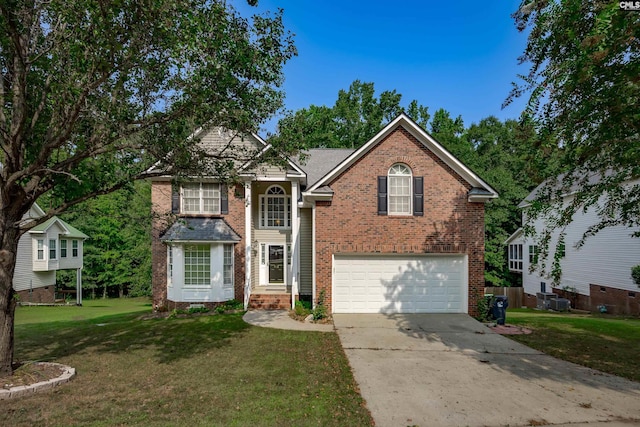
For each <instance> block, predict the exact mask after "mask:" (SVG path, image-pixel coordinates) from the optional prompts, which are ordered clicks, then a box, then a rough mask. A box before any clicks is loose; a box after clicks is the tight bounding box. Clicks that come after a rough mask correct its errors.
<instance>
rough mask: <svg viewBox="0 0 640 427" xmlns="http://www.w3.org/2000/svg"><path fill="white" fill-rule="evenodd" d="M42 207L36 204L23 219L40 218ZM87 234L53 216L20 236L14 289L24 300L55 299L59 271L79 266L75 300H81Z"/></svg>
mask: <svg viewBox="0 0 640 427" xmlns="http://www.w3.org/2000/svg"><path fill="white" fill-rule="evenodd" d="M43 215H44V212H43V211H42V209H41V208H40V207H39V206H38V205H37V204H34V205H33V207H32V208H31V210H30V211H29V213H28V214H27V215H25V217H24V218H23V221H24V222H27V221H31V220H32V219H35V218H40V217H42V216H43ZM87 238H88V236H87V235H86V234H84V233H83V232H81V231H80V230H78V229H76V228H74V227H73V226H71V225H70V224H68V223H66V222H65V221H63V220H61V219H60V218H58V217H56V216H54V217H52V218H49V219H48V220H47V221H45V222H43V223H42V224H39V225H37V226H35V227H33V228H31V229H30V230H29V231H27V232H26V233H24V234H23V235H22V237H20V241H19V242H18V253H17V258H16V269H15V273H14V275H13V289H14V290H16V292H17V293H18V296H19V298H20V301H21V302H31V303H53V302H54V301H55V285H56V271H58V270H68V269H73V270H76V278H77V280H76V302H77V303H78V304H82V292H81V290H82V261H83V252H82V251H83V243H84V240H85V239H87Z"/></svg>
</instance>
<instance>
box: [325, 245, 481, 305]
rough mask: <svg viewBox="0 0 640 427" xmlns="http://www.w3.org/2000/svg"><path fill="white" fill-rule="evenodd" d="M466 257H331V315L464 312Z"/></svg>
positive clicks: (360, 255)
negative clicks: (332, 261) (332, 269)
mask: <svg viewBox="0 0 640 427" xmlns="http://www.w3.org/2000/svg"><path fill="white" fill-rule="evenodd" d="M467 288H468V286H467V267H466V262H465V257H464V256H460V255H447V256H433V255H430V256H424V255H416V256H405V255H403V256H389V255H386V256H381V255H368V256H367V255H362V254H358V255H336V256H335V257H334V271H333V311H334V313H466V312H467Z"/></svg>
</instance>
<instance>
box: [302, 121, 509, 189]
mask: <svg viewBox="0 0 640 427" xmlns="http://www.w3.org/2000/svg"><path fill="white" fill-rule="evenodd" d="M399 127H402V128H404V129H405V130H406V131H407V132H409V133H410V134H411V135H413V137H415V138H416V139H417V140H418V141H419V142H420V143H422V144H424V145H425V146H426V147H427V148H428V149H429V150H430V151H431V152H432V153H433V154H434V155H436V156H437V157H438V158H439V159H440V160H442V161H443V163H445V164H446V165H447V166H449V167H450V168H451V169H452V170H453V171H454V172H455V173H457V174H458V175H459V176H460V177H461V178H462V179H463V180H464V181H466V182H467V183H469V185H471V187H472V188H473V189H474V190H475V191H474V194H470V197H474V198H476V199H477V200H478V201H480V200H486V199H493V198H496V197H498V192H497V191H496V190H494V189H493V188H492V187H491V186H490V185H489V184H487V183H486V182H484V181H483V180H482V179H481V178H480V177H479V176H478V175H477V174H475V173H474V172H473V171H472V170H471V169H469V168H468V167H467V166H466V165H464V164H463V163H462V162H461V161H460V160H458V159H457V158H456V157H455V156H453V154H451V153H450V152H449V151H448V150H446V149H445V148H444V147H443V146H442V145H441V144H440V143H439V142H438V141H436V140H435V139H434V138H433V137H432V136H431V135H429V134H428V133H427V132H426V131H425V130H424V129H422V128H421V127H420V126H418V124H416V122H414V121H413V120H412V119H411V118H410V117H409V116H407V115H406V114H404V113H402V114H400V115H399V116H398V117H396V119H395V120H393V121H392V122H391V123H389V124H388V125H387V126H385V127H384V128H383V129H382V130H381V131H380V132H378V134H377V135H375V136H374V137H373V138H371V139H370V140H369V141H368V142H367V143H366V144H364V145H363V146H362V147H360V148H359V149H357V150H356V151H354V152H353V153H352V154H351V155H350V156H348V157H347V158H346V159H344V160H343V161H342V162H340V163H339V164H338V165H337V166H336V167H334V168H333V170H331V171H330V172H328V173H327V174H326V175H325V176H324V177H323V178H322V179H320V180H319V181H317V182H315V183H314V184H313V185H312V186H311V187H310V188H309V189H308V190H307V192H313V191H315V190H317V189H319V188H321V187H323V186H325V185H328V184H329V183H330V182H331V181H332V180H333V179H334V178H335V177H337V176H339V175H340V174H341V173H342V172H344V171H345V170H346V169H347V168H349V167H350V166H351V165H353V164H354V163H355V162H356V161H357V160H358V159H360V158H362V157H363V156H366V155H367V153H368V152H369V151H370V150H371V149H372V148H373V147H375V146H376V145H377V144H379V143H380V142H381V141H383V140H384V139H385V138H386V137H387V136H388V135H390V134H391V133H392V132H394V131H395V130H396V129H398V128H399ZM472 191H473V190H472Z"/></svg>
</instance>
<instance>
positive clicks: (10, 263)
mask: <svg viewBox="0 0 640 427" xmlns="http://www.w3.org/2000/svg"><path fill="white" fill-rule="evenodd" d="M19 219H20V218H18V220H19ZM17 223H18V221H17V220H15V219H14V218H9V219H8V218H6V217H5V218H1V219H0V236H1V237H0V244H1V248H0V375H10V374H11V373H12V372H13V370H12V363H13V324H14V318H15V312H16V305H17V298H16V296H17V295H16V292H15V291H14V290H13V272H14V270H15V267H16V252H17V250H18V241H19V239H20V230H19V229H18V228H17V226H16V225H15V224H17Z"/></svg>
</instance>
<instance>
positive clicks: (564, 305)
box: [549, 298, 571, 311]
mask: <svg viewBox="0 0 640 427" xmlns="http://www.w3.org/2000/svg"><path fill="white" fill-rule="evenodd" d="M549 308H550V309H551V310H555V311H567V310H569V309H570V308H571V302H570V301H569V300H568V299H566V298H554V299H551V300H549Z"/></svg>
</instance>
